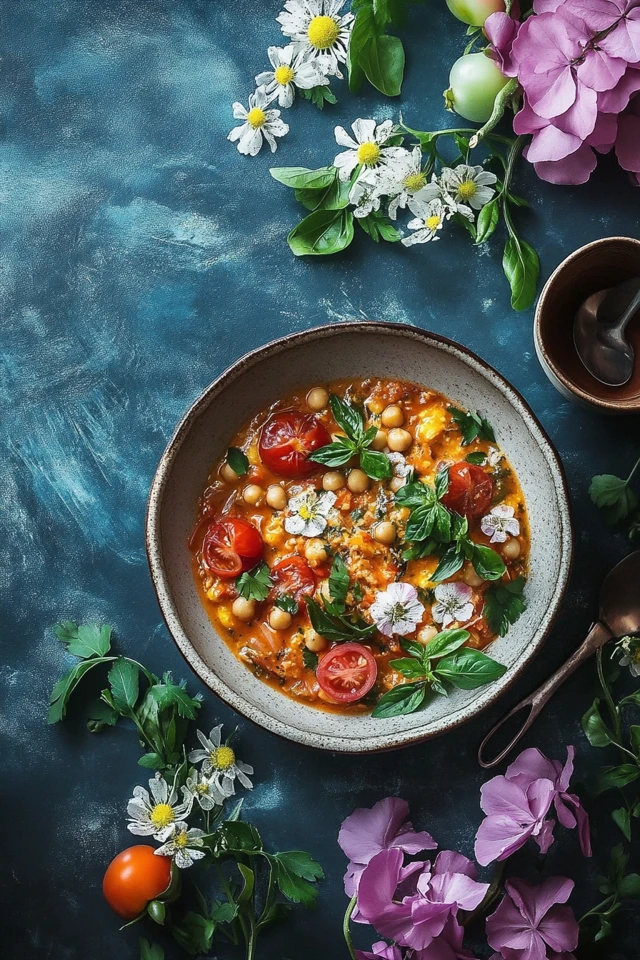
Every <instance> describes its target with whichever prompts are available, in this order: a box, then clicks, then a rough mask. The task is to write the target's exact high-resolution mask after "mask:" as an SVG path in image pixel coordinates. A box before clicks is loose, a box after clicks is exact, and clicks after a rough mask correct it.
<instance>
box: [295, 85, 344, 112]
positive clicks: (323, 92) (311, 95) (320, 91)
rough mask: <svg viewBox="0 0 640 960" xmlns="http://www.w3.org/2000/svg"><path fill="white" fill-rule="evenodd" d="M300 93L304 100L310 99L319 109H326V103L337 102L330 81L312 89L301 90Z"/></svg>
mask: <svg viewBox="0 0 640 960" xmlns="http://www.w3.org/2000/svg"><path fill="white" fill-rule="evenodd" d="M298 93H299V94H300V96H301V97H302V98H303V99H304V100H310V101H311V103H313V104H314V105H315V106H316V107H317V108H318V110H324V105H325V103H332V104H333V103H337V102H338V101H337V99H336V95H335V94H334V93H333V91H332V90H331V87H330V86H329V84H328V83H324V84H319V85H318V86H317V87H311V89H310V90H301V89H300V88H298Z"/></svg>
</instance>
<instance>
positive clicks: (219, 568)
mask: <svg viewBox="0 0 640 960" xmlns="http://www.w3.org/2000/svg"><path fill="white" fill-rule="evenodd" d="M261 556H262V537H261V536H260V531H259V530H258V528H257V527H254V525H253V524H252V523H249V521H248V520H243V519H242V518H241V517H225V518H224V519H223V520H216V521H215V523H212V524H211V526H210V527H209V529H208V530H207V532H206V534H205V537H204V543H203V544H202V557H203V559H204V562H205V563H206V565H207V566H208V567H209V570H211V572H212V573H215V574H216V576H218V577H237V576H238V574H239V573H243V572H244V571H245V570H251V568H252V567H255V565H256V563H257V562H258V560H259V559H260V557H261Z"/></svg>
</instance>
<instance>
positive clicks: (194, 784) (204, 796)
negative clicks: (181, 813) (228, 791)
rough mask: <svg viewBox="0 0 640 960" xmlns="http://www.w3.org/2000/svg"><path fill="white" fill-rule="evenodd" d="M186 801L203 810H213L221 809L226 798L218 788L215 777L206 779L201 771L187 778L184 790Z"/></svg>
mask: <svg viewBox="0 0 640 960" xmlns="http://www.w3.org/2000/svg"><path fill="white" fill-rule="evenodd" d="M182 793H183V795H184V797H185V799H187V798H188V799H189V800H190V801H191V803H193V802H194V801H195V802H196V803H197V804H198V806H199V807H200V808H201V809H202V810H213V808H214V807H220V806H222V804H223V803H224V801H225V799H226V797H225V795H224V794H223V793H222V791H221V790H220V789H219V788H218V787H217V786H216V783H215V780H214V778H213V777H205V775H204V774H203V773H202V771H201V770H196V772H195V773H194V775H193V776H191V777H187V784H186V786H185V787H183V788H182Z"/></svg>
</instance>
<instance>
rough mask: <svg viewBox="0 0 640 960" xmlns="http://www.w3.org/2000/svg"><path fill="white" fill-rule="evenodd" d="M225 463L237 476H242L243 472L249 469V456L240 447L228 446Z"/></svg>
mask: <svg viewBox="0 0 640 960" xmlns="http://www.w3.org/2000/svg"><path fill="white" fill-rule="evenodd" d="M227 463H228V464H229V466H230V467H231V469H232V470H233V472H234V473H237V474H238V476H239V477H244V475H245V473H248V471H249V458H248V457H247V455H246V453H245V452H244V450H241V449H240V447H229V449H228V450H227Z"/></svg>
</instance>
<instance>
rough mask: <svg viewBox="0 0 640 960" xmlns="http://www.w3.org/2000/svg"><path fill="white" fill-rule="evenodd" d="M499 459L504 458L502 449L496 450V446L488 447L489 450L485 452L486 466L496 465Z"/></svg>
mask: <svg viewBox="0 0 640 960" xmlns="http://www.w3.org/2000/svg"><path fill="white" fill-rule="evenodd" d="M501 460H504V453H503V452H502V450H498V448H497V447H489V452H488V453H487V466H489V467H497V466H498V465H499V463H500V461H501Z"/></svg>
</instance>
